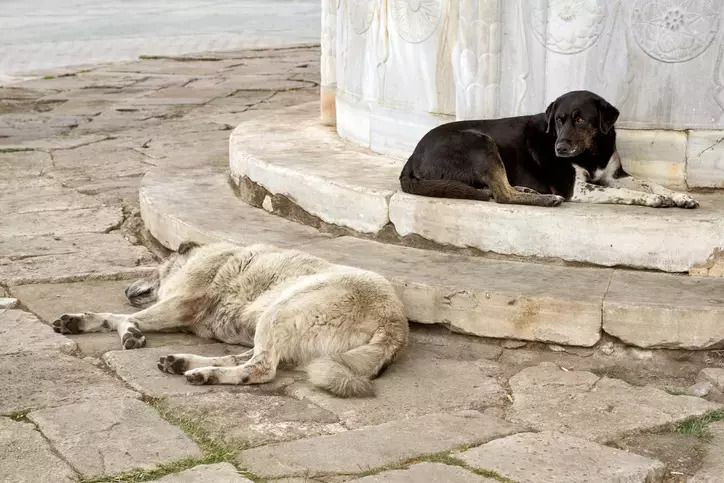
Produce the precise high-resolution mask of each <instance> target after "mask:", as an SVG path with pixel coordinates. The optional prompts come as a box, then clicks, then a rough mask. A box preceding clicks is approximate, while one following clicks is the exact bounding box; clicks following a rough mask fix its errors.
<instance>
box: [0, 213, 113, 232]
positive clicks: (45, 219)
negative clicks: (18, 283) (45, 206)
mask: <svg viewBox="0 0 724 483" xmlns="http://www.w3.org/2000/svg"><path fill="white" fill-rule="evenodd" d="M122 220H123V214H122V212H121V210H120V208H108V207H101V208H81V209H75V210H65V211H50V212H31V213H11V214H6V215H3V226H2V227H0V236H1V237H3V238H5V237H10V236H17V237H19V236H28V235H35V236H37V235H52V236H61V235H69V234H75V233H78V232H81V233H105V232H108V231H110V230H111V229H112V228H113V227H114V226H117V225H119V224H120V223H121V221H122Z"/></svg>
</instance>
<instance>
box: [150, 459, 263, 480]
mask: <svg viewBox="0 0 724 483" xmlns="http://www.w3.org/2000/svg"><path fill="white" fill-rule="evenodd" d="M150 483H251V480H249V479H247V478H244V477H243V476H241V475H240V474H239V472H238V471H237V470H236V468H234V465H232V464H231V463H216V464H213V465H199V466H194V467H193V468H191V469H190V470H186V471H182V472H180V473H174V474H172V475H166V476H164V477H163V478H160V479H158V480H152V481H151V482H150Z"/></svg>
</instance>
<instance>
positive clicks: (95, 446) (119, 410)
mask: <svg viewBox="0 0 724 483" xmlns="http://www.w3.org/2000/svg"><path fill="white" fill-rule="evenodd" d="M28 419H30V420H31V421H33V422H34V423H35V424H36V425H37V426H38V428H40V431H42V432H43V434H44V435H45V437H46V438H48V440H49V441H50V442H51V443H52V444H53V446H54V447H55V448H56V449H57V451H58V452H59V453H60V454H61V455H62V456H63V457H64V458H65V459H66V460H67V461H68V462H69V463H70V464H71V465H73V467H74V468H75V469H76V470H77V471H79V472H80V473H81V475H83V476H84V477H93V476H108V475H113V474H116V473H122V472H126V471H130V470H133V469H138V468H141V469H151V468H154V467H156V466H157V465H159V464H163V463H170V462H172V461H176V460H181V459H185V458H199V457H201V450H200V449H199V448H198V446H196V444H195V443H194V442H193V441H191V440H190V439H189V438H188V436H186V435H185V434H184V433H183V431H181V430H180V429H179V428H177V427H175V426H172V425H170V424H169V423H167V422H166V421H164V420H163V419H161V417H160V416H159V415H158V413H157V412H156V411H155V410H154V409H152V408H151V407H149V406H147V405H146V404H144V403H142V402H141V401H138V400H135V399H123V398H121V399H112V398H100V399H95V400H92V401H87V402H83V403H77V404H72V405H69V406H61V407H57V408H51V409H41V410H39V411H33V412H31V413H29V414H28Z"/></svg>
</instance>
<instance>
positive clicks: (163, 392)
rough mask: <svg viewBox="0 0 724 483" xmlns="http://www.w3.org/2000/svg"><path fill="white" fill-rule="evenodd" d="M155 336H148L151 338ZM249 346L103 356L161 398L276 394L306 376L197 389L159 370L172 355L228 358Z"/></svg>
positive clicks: (279, 374) (127, 377)
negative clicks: (193, 395) (209, 393)
mask: <svg viewBox="0 0 724 483" xmlns="http://www.w3.org/2000/svg"><path fill="white" fill-rule="evenodd" d="M152 337H153V335H150V336H148V337H147V339H151V338H152ZM247 350H248V348H247V347H242V346H233V345H227V344H202V345H198V346H188V345H176V346H165V347H157V348H144V349H134V350H116V351H110V352H106V353H105V355H104V356H103V361H105V363H106V364H108V366H109V367H110V368H111V369H112V370H113V371H115V372H116V374H118V376H119V377H120V378H121V379H123V380H124V381H125V382H126V383H127V384H128V385H129V386H131V387H132V388H134V389H135V390H137V391H139V392H140V393H142V394H143V395H145V396H149V397H155V398H161V397H165V396H183V395H189V394H199V393H208V392H246V391H251V392H265V391H266V392H274V391H278V390H279V388H281V387H284V386H285V385H289V384H291V383H292V382H294V380H295V378H303V377H305V376H304V374H303V373H294V372H285V371H278V372H277V377H276V378H275V379H274V381H272V382H270V383H268V384H260V385H255V386H232V385H206V386H194V385H193V384H189V383H188V382H187V381H186V379H185V378H184V377H183V376H179V375H172V374H166V373H164V372H161V371H160V370H159V369H158V367H157V364H158V360H159V358H160V357H161V356H166V355H168V354H196V355H202V356H224V355H229V354H241V353H242V352H246V351H247Z"/></svg>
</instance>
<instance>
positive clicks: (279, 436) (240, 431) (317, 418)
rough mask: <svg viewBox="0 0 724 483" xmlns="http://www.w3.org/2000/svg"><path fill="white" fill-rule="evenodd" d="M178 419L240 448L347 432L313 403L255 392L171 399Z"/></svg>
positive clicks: (170, 405) (217, 393)
mask: <svg viewBox="0 0 724 483" xmlns="http://www.w3.org/2000/svg"><path fill="white" fill-rule="evenodd" d="M164 405H165V406H166V407H168V408H169V409H170V410H171V411H172V413H173V415H174V416H176V417H183V418H189V419H191V420H193V421H195V423H196V424H198V425H200V426H202V427H203V428H204V430H205V432H206V433H207V434H210V435H211V436H212V437H213V438H214V439H216V440H219V441H224V442H226V443H228V444H230V445H233V446H236V447H245V448H250V447H255V446H260V445H264V444H269V443H276V442H279V441H290V440H295V439H300V438H308V437H312V436H319V435H321V434H334V433H339V432H342V431H346V428H345V427H344V426H342V425H341V424H340V423H339V420H338V419H337V416H335V415H334V413H332V412H330V411H328V410H325V409H322V408H320V407H318V406H316V405H314V404H312V403H311V402H309V401H299V400H297V399H293V398H291V397H285V396H277V395H273V394H259V393H258V392H256V393H251V392H234V393H229V392H213V393H205V394H195V395H192V396H170V397H167V398H166V399H165V400H164Z"/></svg>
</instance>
